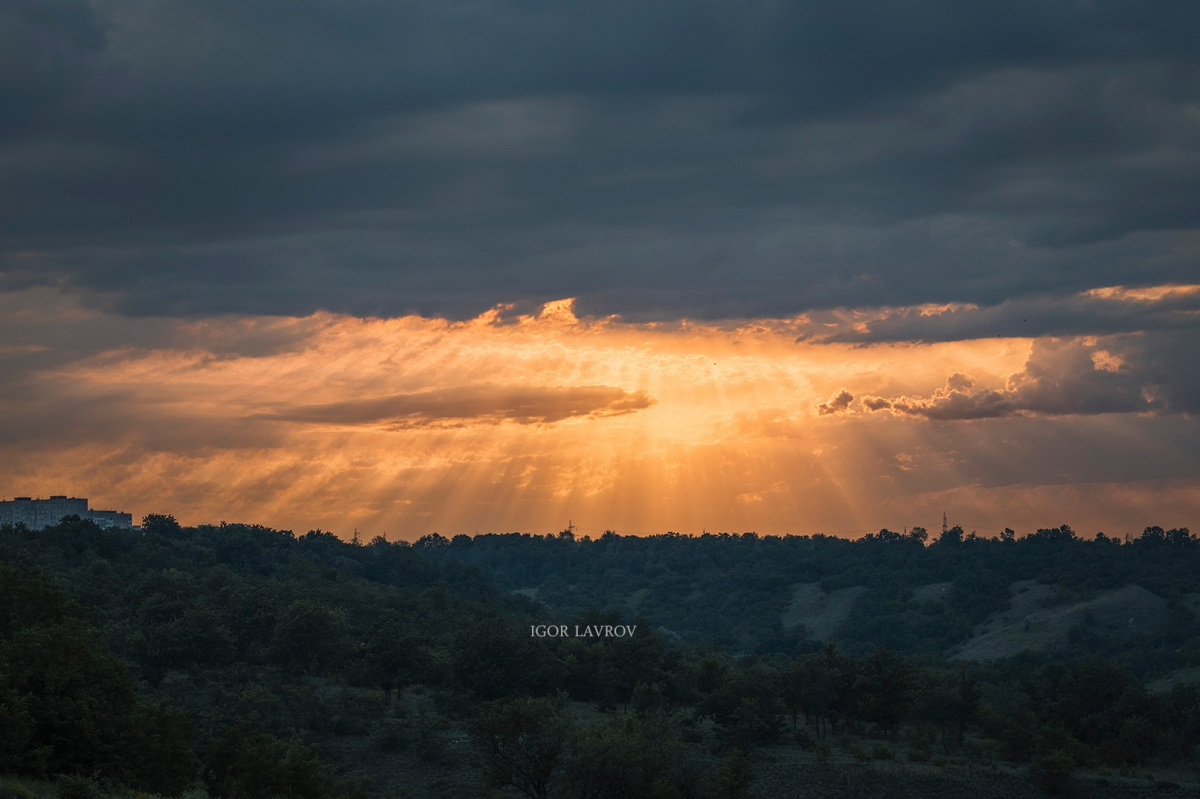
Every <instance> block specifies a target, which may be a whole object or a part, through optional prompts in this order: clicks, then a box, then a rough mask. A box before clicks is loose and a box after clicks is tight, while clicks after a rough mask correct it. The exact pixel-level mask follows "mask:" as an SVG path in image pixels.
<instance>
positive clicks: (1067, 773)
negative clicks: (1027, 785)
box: [1029, 749, 1075, 794]
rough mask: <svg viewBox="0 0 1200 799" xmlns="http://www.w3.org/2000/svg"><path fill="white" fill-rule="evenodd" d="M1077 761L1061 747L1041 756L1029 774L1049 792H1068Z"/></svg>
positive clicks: (1030, 768) (1031, 767)
mask: <svg viewBox="0 0 1200 799" xmlns="http://www.w3.org/2000/svg"><path fill="white" fill-rule="evenodd" d="M1074 772H1075V761H1074V760H1072V759H1071V757H1070V755H1068V754H1067V753H1066V752H1064V751H1062V750H1061V749H1059V750H1055V751H1054V752H1051V753H1050V754H1049V755H1046V756H1045V757H1042V758H1039V759H1037V760H1035V761H1034V762H1033V765H1031V766H1030V767H1029V774H1030V776H1031V777H1032V778H1033V781H1034V782H1036V783H1037V784H1038V786H1039V787H1040V788H1041V789H1042V790H1043V791H1045V792H1046V793H1049V794H1062V793H1066V792H1067V791H1068V790H1069V789H1070V787H1071V775H1072V774H1073V773H1074Z"/></svg>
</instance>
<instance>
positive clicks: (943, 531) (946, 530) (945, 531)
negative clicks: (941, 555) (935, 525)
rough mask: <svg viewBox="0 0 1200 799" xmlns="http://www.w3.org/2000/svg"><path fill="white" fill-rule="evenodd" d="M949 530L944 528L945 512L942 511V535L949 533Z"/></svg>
mask: <svg viewBox="0 0 1200 799" xmlns="http://www.w3.org/2000/svg"><path fill="white" fill-rule="evenodd" d="M949 530H950V528H949V527H947V526H946V511H942V535H945V534H946V533H947V532H949Z"/></svg>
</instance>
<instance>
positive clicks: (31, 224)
mask: <svg viewBox="0 0 1200 799" xmlns="http://www.w3.org/2000/svg"><path fill="white" fill-rule="evenodd" d="M1197 30H1200V4H1197V3H1195V2H1194V0H1179V1H1178V2H1158V3H1153V4H1146V3H1137V2H1133V1H1132V0H1127V1H1125V2H1108V1H1106V0H1094V1H1093V2H1049V3H1048V2H1041V1H1039V2H1019V1H1018V2H1012V1H1011V0H1010V1H1009V2H1004V3H990V2H989V3H962V2H951V1H950V0H942V1H935V2H923V3H901V4H897V3H885V2H862V3H856V4H832V3H825V4H814V3H783V2H756V3H750V4H747V3H732V2H708V1H706V0H686V1H684V0H678V1H677V0H661V1H660V2H653V3H645V2H632V0H613V1H612V2H603V3H599V2H597V3H577V2H569V1H568V2H563V1H562V0H558V1H557V2H535V1H531V0H512V1H511V2H503V1H500V2H462V1H460V0H423V1H421V2H394V0H357V1H356V2H335V1H334V0H297V1H296V2H289V3H280V2H275V0H239V1H238V2H226V1H225V0H210V2H204V3H198V2H192V3H185V2H161V1H155V2H150V1H148V0H92V2H86V0H0V107H2V108H3V109H4V113H3V114H0V291H5V290H8V291H11V290H16V289H20V288H23V287H28V286H30V285H37V284H50V285H57V286H60V287H62V288H64V289H66V290H68V291H69V292H71V293H74V294H77V295H78V296H79V297H80V298H81V299H82V300H83V301H84V302H86V303H89V304H92V305H97V306H100V307H103V308H105V309H107V310H112V311H116V312H118V313H122V314H128V315H137V316H141V315H175V316H178V315H186V316H206V315H211V314H217V313H224V312H236V313H248V314H300V315H303V314H307V313H310V312H312V311H314V310H316V309H320V308H324V309H329V310H332V311H336V312H346V313H352V314H358V315H363V314H370V315H380V316H385V317H386V316H399V315H402V314H405V313H408V312H419V313H423V314H432V315H447V316H450V317H454V318H464V317H470V316H473V315H475V314H478V313H479V312H481V311H483V310H485V309H486V308H489V307H491V306H493V305H494V304H496V303H498V302H540V301H546V300H552V299H558V298H562V297H578V298H579V301H578V303H577V310H578V312H580V313H581V314H595V315H606V314H612V313H617V314H622V315H625V316H626V317H627V318H631V319H638V318H640V319H649V318H677V317H680V316H692V317H708V318H718V317H762V316H769V317H781V316H788V315H792V314H796V313H800V312H805V311H813V310H821V309H829V308H839V307H872V306H911V305H917V304H920V303H951V302H953V303H969V304H974V305H978V306H980V307H981V308H982V309H983V310H984V311H985V312H986V311H987V309H989V308H993V307H998V306H1002V305H1003V303H1005V302H1012V301H1014V300H1022V301H1028V302H1035V303H1040V304H1041V305H1040V306H1039V307H1044V308H1053V307H1055V304H1056V303H1059V304H1061V303H1064V302H1073V300H1071V298H1073V297H1076V296H1077V295H1078V294H1079V293H1080V292H1083V291H1086V290H1088V289H1092V288H1097V287H1104V286H1113V285H1126V286H1137V285H1158V284H1168V283H1196V282H1200V281H1198V280H1197V274H1198V271H1200V270H1198V267H1197V259H1198V258H1200V202H1197V197H1198V191H1197V187H1198V186H1200V106H1198V99H1200V69H1198V66H1200V64H1198V59H1200V48H1197V47H1196V40H1195V34H1196V31H1197ZM1073 307H1074V306H1073ZM1075 310H1078V309H1075ZM999 315H1000V316H1004V314H1003V313H1000V314H999ZM1101 316H1103V315H1101ZM979 318H986V317H979V316H976V317H973V319H975V320H978V319H979ZM1191 318H1192V319H1194V316H1193V317H1191ZM964 319H966V317H964ZM1081 319H1082V315H1081V314H1079V313H1067V314H1064V315H1063V316H1062V317H1061V320H1059V318H1058V317H1056V316H1055V315H1053V314H1049V315H1047V316H1045V317H1044V318H1042V317H1039V331H1038V332H1039V333H1045V334H1051V335H1055V334H1060V333H1061V334H1069V335H1086V334H1089V333H1095V332H1119V331H1120V330H1122V329H1127V328H1128V327H1129V322H1128V320H1125V321H1124V322H1122V323H1121V324H1123V325H1124V326H1125V327H1124V328H1123V327H1121V325H1117V327H1115V328H1113V327H1110V326H1109V325H1108V324H1107V323H1106V322H1105V320H1106V319H1108V320H1109V321H1111V319H1110V318H1109V317H1104V318H1100V319H1098V320H1097V318H1094V317H1089V318H1088V319H1085V320H1084V321H1083V322H1081ZM967 321H971V319H967ZM1009 321H1010V322H1011V321H1012V320H1011V319H1010V320H1009ZM1060 322H1061V323H1060ZM896 325H899V326H903V320H900V322H895V323H894V324H893V330H892V333H891V335H892V336H894V337H897V338H902V337H904V336H905V335H907V334H905V333H903V332H902V331H899V330H898V329H896ZM1060 328H1061V329H1060ZM997 334H998V333H984V335H997ZM1005 334H1006V335H1021V334H1026V335H1028V334H1027V333H1023V331H1013V330H1011V328H1006V330H1005ZM880 335H881V336H883V335H884V333H883V332H881V333H880ZM917 337H918V338H920V336H917Z"/></svg>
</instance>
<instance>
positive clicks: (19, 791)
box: [0, 782, 36, 799]
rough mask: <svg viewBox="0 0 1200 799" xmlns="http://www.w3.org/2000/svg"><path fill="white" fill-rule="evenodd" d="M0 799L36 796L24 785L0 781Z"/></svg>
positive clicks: (33, 798) (25, 798)
mask: <svg viewBox="0 0 1200 799" xmlns="http://www.w3.org/2000/svg"><path fill="white" fill-rule="evenodd" d="M0 799H36V796H35V795H34V793H33V791H31V790H29V789H28V788H26V787H25V786H24V785H15V784H13V783H11V782H0Z"/></svg>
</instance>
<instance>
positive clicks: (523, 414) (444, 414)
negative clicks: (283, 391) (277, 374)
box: [257, 386, 654, 427]
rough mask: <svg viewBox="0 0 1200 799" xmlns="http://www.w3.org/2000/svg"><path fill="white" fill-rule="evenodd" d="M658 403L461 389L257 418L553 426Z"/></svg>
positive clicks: (557, 390)
mask: <svg viewBox="0 0 1200 799" xmlns="http://www.w3.org/2000/svg"><path fill="white" fill-rule="evenodd" d="M653 404H654V400H653V399H652V398H651V397H649V396H647V395H646V392H644V391H637V392H633V393H630V392H628V391H625V390H624V389H620V388H614V387H612V386H563V387H548V386H462V387H456V388H452V389H433V390H430V391H418V392H413V393H408V394H393V395H391V396H387V397H374V398H371V399H360V400H346V401H343V402H333V403H326V404H323V405H306V406H301V407H296V408H289V409H286V410H282V411H275V412H270V413H264V414H261V415H259V416H258V417H257V418H261V419H269V420H278V421H287V422H308V423H316V424H335V425H376V424H385V425H391V426H395V427H426V426H431V425H444V424H448V423H449V424H455V423H464V422H471V423H478V422H483V423H499V422H503V421H513V422H517V423H518V424H548V423H552V422H560V421H562V420H564V419H570V418H575V417H582V416H593V417H594V416H620V415H622V414H626V413H636V412H637V411H640V410H645V409H646V408H649V407H650V406H651V405H653Z"/></svg>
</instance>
